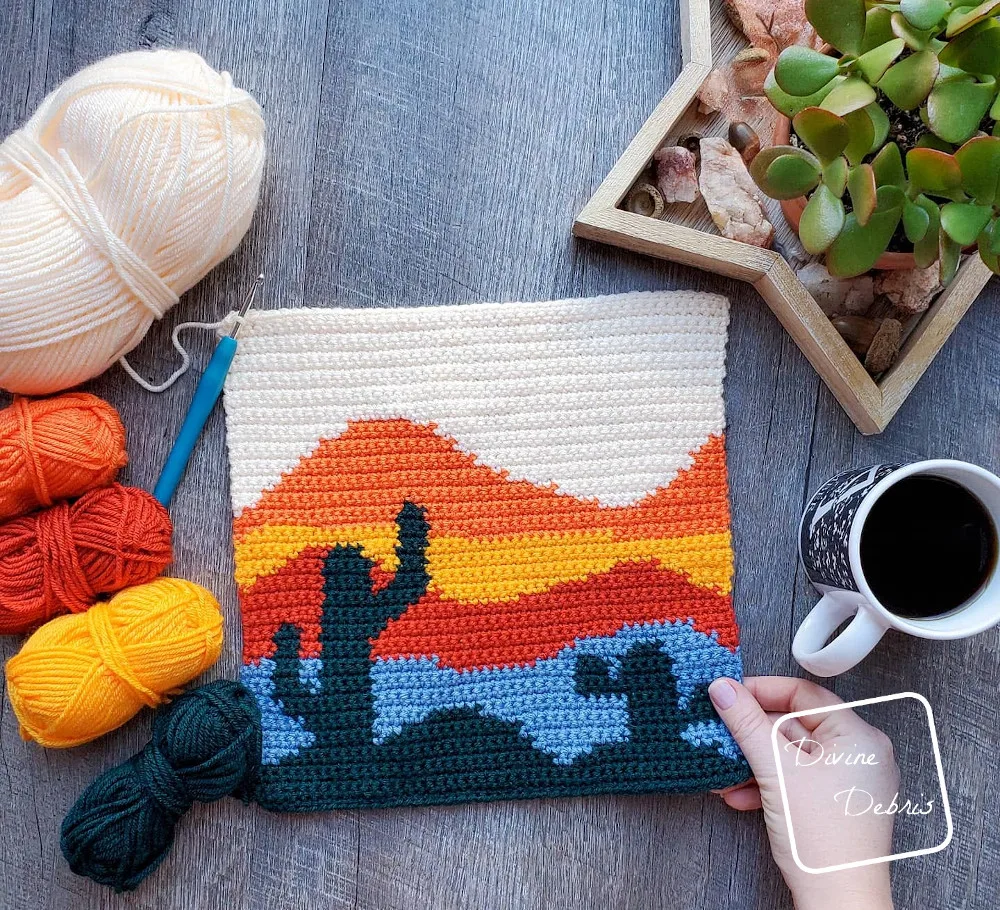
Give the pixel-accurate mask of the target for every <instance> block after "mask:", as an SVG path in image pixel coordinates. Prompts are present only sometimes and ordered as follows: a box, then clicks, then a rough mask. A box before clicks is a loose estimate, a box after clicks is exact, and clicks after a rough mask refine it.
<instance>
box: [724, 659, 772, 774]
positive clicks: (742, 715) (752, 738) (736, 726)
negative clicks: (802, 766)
mask: <svg viewBox="0 0 1000 910" xmlns="http://www.w3.org/2000/svg"><path fill="white" fill-rule="evenodd" d="M708 695H709V698H711V699H712V704H713V705H715V710H716V711H718V712H719V717H721V718H722V722H723V723H724V724H725V725H726V726H727V727H728V728H729V732H730V733H732V735H733V739H735V740H736V742H737V744H738V745H739V747H740V749H742V750H743V754H744V755H745V756H746V759H747V761H748V762H749V763H750V767H751V769H752V770H753V774H754V777H756V778H757V779H758V780H760V779H761V778H771V777H774V774H775V766H774V749H773V748H772V746H771V721H770V720H769V719H768V716H767V714H765V713H764V709H763V708H762V707H761V706H760V705H759V704H758V702H757V699H756V698H754V697H753V695H751V694H750V691H749V690H748V689H747V688H746V687H744V686H742V685H740V684H739V683H738V682H736V680H734V679H727V678H725V677H722V678H721V679H717V680H715V681H714V682H713V683H712V684H711V685H710V686H709V687H708Z"/></svg>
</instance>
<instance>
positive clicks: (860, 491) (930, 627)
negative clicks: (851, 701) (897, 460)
mask: <svg viewBox="0 0 1000 910" xmlns="http://www.w3.org/2000/svg"><path fill="white" fill-rule="evenodd" d="M917 474H926V475H930V476H934V477H942V478H944V479H946V480H950V481H952V482H954V483H957V484H959V485H960V486H962V487H964V488H965V489H966V490H968V491H969V492H970V493H972V494H973V495H974V496H975V497H976V498H977V499H978V500H979V501H980V502H981V503H982V505H983V507H984V508H985V510H986V512H987V513H988V514H989V516H990V518H991V519H992V521H993V526H994V532H996V529H997V528H998V527H1000V478H998V477H997V476H996V475H995V474H992V473H991V472H989V471H987V470H985V469H984V468H980V467H977V466H976V465H972V464H967V463H966V462H964V461H951V460H949V459H937V460H934V461H918V462H915V463H914V464H909V465H894V464H888V465H875V466H874V467H870V468H862V469H857V470H853V471H845V472H844V473H842V474H838V475H837V476H836V477H834V478H832V479H831V480H829V481H827V482H826V483H825V484H823V486H822V487H820V489H819V490H818V491H817V492H816V494H815V495H814V496H813V498H812V499H811V500H810V502H809V505H808V507H807V508H806V511H805V514H803V516H802V523H801V525H800V527H799V556H800V558H801V559H802V565H803V566H804V567H805V570H806V575H807V576H808V578H809V580H810V581H811V582H812V583H813V585H814V586H815V587H816V589H817V590H818V591H819V592H820V594H822V595H823V596H822V598H821V599H820V601H819V603H818V604H816V606H815V607H813V609H812V611H811V612H810V613H809V615H808V616H807V617H806V618H805V620H804V621H803V623H802V625H801V626H799V630H798V632H797V633H796V634H795V639H794V641H793V642H792V655H793V656H794V657H795V659H796V660H797V661H798V662H799V663H800V664H801V665H802V666H803V667H804V668H805V669H806V670H808V671H809V672H810V673H813V674H815V675H816V676H836V675H837V674H838V673H843V672H845V671H846V670H849V669H850V668H851V667H853V666H854V665H855V664H857V663H858V662H860V661H861V660H862V659H863V658H864V657H866V656H867V655H868V653H869V652H870V651H871V650H872V648H874V647H875V645H877V644H878V643H879V640H880V639H881V638H882V636H883V635H885V633H886V631H888V630H889V629H898V630H899V631H900V632H906V633H907V634H909V635H916V636H918V637H919V638H936V639H949V638H967V637H969V636H970V635H976V634H978V633H979V632H983V631H985V630H986V629H989V628H990V627H992V626H994V625H996V624H997V623H998V622H1000V571H998V569H997V565H996V561H995V562H994V566H993V568H992V574H991V575H990V576H989V577H988V578H987V579H986V580H985V582H984V583H983V584H982V585H981V586H980V588H979V590H978V592H977V593H976V594H974V595H973V596H972V597H971V598H970V599H969V600H968V601H966V602H965V603H964V604H962V605H961V606H959V607H957V608H956V609H954V610H952V611H950V612H948V613H946V614H943V615H941V616H932V617H928V618H926V619H922V618H921V619H911V618H907V617H903V616H899V615H897V614H895V613H893V612H891V611H890V610H888V609H886V607H885V606H883V605H882V604H881V603H880V602H879V600H878V598H877V597H876V596H875V595H874V594H873V593H872V590H871V588H870V587H869V585H868V582H867V580H866V579H865V573H864V571H863V570H862V566H861V532H862V530H863V529H864V526H865V521H866V519H867V518H868V514H869V512H871V509H872V506H873V505H874V504H875V503H876V501H877V500H878V499H879V497H880V496H882V495H883V494H884V493H885V491H886V490H888V489H889V488H890V487H892V486H893V485H894V484H896V483H899V481H901V480H903V479H904V478H906V477H912V476H914V475H917ZM852 616H853V617H854V618H853V619H852V620H851V622H850V624H849V625H848V626H846V627H845V628H844V630H843V631H842V632H841V633H840V634H839V635H837V636H836V637H835V638H834V639H833V640H832V641H828V639H829V638H830V636H831V635H832V634H833V633H834V632H835V631H836V629H837V628H838V626H840V625H841V623H843V622H844V621H845V620H847V619H850V618H851V617H852Z"/></svg>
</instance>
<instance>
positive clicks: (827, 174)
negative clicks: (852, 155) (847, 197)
mask: <svg viewBox="0 0 1000 910" xmlns="http://www.w3.org/2000/svg"><path fill="white" fill-rule="evenodd" d="M849 171H850V167H849V166H848V164H847V159H846V158H844V157H840V158H835V159H834V160H833V161H831V162H830V163H829V164H828V165H826V167H824V168H823V183H824V184H825V185H826V186H827V187H829V188H830V192H832V193H833V194H834V195H835V196H836V197H837V198H838V199H840V198H841V197H842V196H843V195H844V193H845V192H847V175H848V172H849Z"/></svg>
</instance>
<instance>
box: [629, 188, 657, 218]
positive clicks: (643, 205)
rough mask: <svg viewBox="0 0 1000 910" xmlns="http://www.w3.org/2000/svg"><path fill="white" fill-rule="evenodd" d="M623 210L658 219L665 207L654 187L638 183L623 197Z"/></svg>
mask: <svg viewBox="0 0 1000 910" xmlns="http://www.w3.org/2000/svg"><path fill="white" fill-rule="evenodd" d="M625 208H626V209H627V210H628V211H630V212H635V214H636V215H645V216H646V217H647V218H660V217H662V216H663V211H664V208H665V206H664V204H663V196H662V195H661V194H660V191H659V190H658V189H657V188H656V187H655V186H653V185H652V184H651V183H640V184H637V185H636V186H634V187H633V188H632V191H631V192H630V193H629V194H628V196H626V197H625Z"/></svg>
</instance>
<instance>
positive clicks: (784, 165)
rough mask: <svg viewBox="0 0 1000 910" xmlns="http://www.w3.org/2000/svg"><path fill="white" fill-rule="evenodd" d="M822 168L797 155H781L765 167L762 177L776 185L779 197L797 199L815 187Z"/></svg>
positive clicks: (770, 183) (771, 184)
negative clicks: (764, 173)
mask: <svg viewBox="0 0 1000 910" xmlns="http://www.w3.org/2000/svg"><path fill="white" fill-rule="evenodd" d="M822 174H823V172H822V169H821V168H820V167H819V165H818V164H813V163H812V162H810V161H807V160H806V159H805V158H802V157H800V156H799V155H782V156H781V157H780V158H776V159H775V160H774V162H773V163H772V164H771V166H770V167H769V168H768V169H767V173H766V175H765V177H764V179H765V180H766V181H767V183H768V184H769V185H770V186H774V187H777V189H778V192H779V193H780V195H779V196H778V198H779V199H797V198H798V197H799V196H804V195H805V194H806V193H808V192H809V191H810V190H812V189H815V187H816V185H817V184H818V183H819V181H820V177H821V176H822Z"/></svg>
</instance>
